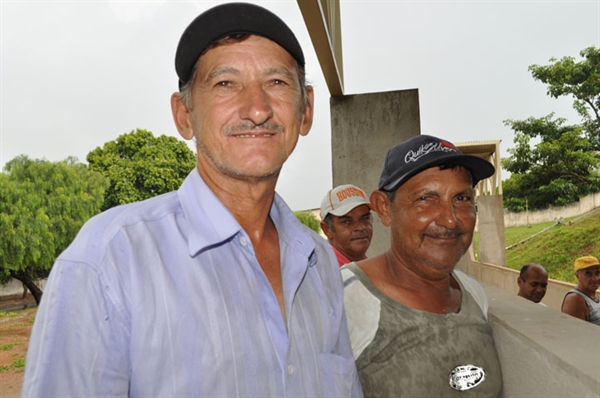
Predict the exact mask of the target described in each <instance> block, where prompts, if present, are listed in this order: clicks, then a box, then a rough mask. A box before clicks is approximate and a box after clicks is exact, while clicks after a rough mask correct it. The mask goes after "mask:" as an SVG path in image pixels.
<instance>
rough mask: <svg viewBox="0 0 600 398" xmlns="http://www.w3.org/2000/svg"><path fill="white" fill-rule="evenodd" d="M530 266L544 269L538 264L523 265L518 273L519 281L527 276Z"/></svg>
mask: <svg viewBox="0 0 600 398" xmlns="http://www.w3.org/2000/svg"><path fill="white" fill-rule="evenodd" d="M532 265H539V266H540V267H542V268H544V267H543V266H542V265H541V264H538V263H529V264H525V265H524V266H522V267H521V272H520V273H519V277H520V278H521V280H523V281H524V280H525V277H526V276H527V272H528V271H529V267H531V266H532Z"/></svg>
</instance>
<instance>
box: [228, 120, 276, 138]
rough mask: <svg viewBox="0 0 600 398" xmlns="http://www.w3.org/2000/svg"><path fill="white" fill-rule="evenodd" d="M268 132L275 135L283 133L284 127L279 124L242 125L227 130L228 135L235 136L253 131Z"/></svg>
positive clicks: (229, 127)
mask: <svg viewBox="0 0 600 398" xmlns="http://www.w3.org/2000/svg"><path fill="white" fill-rule="evenodd" d="M258 129H260V130H267V131H269V132H273V133H283V130H284V129H283V126H282V125H280V124H277V123H272V122H265V123H263V124H254V123H250V122H249V123H240V124H237V125H235V126H227V127H226V128H225V134H226V135H233V134H235V133H238V132H247V131H252V130H258Z"/></svg>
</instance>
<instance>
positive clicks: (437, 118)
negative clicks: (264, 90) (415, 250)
mask: <svg viewBox="0 0 600 398" xmlns="http://www.w3.org/2000/svg"><path fill="white" fill-rule="evenodd" d="M253 2H254V3H258V4H260V5H263V6H265V7H266V8H269V9H270V10H272V11H273V12H275V13H276V14H278V15H279V16H280V17H281V18H282V19H283V20H284V21H286V22H287V23H288V24H289V25H290V27H291V28H292V30H293V31H294V32H295V33H296V35H297V37H298V39H299V41H300V43H301V44H302V47H303V49H304V52H305V55H306V58H307V73H308V79H309V80H310V81H311V83H312V84H313V85H314V86H315V91H316V104H315V105H316V109H315V112H316V115H315V123H314V125H313V129H312V130H311V132H310V134H309V135H308V136H307V137H301V138H300V141H299V143H298V146H297V148H296V151H295V152H294V154H293V155H292V157H291V158H290V160H289V161H288V163H287V164H286V165H285V166H284V169H283V172H282V175H281V177H280V180H279V184H278V189H277V190H278V192H279V193H280V194H281V195H282V196H283V197H284V199H286V201H287V202H288V204H289V205H290V207H292V209H294V210H301V209H307V208H316V207H318V206H319V205H320V201H321V198H322V197H323V195H324V194H325V192H326V191H327V190H328V189H330V188H331V145H330V142H331V137H330V121H329V107H328V104H329V93H328V91H327V87H326V84H325V80H324V79H323V76H322V74H321V72H320V69H319V65H318V62H317V58H316V55H315V53H314V51H313V49H312V44H311V42H310V39H309V36H308V32H307V30H306V27H305V25H304V21H303V20H302V16H301V14H300V10H299V8H298V5H297V3H296V1H295V0H286V1H253ZM218 3H221V2H215V1H191V2H181V1H177V2H176V1H121V2H118V1H115V2H104V1H85V0H82V1H78V2H74V1H60V2H59V1H6V0H2V1H1V2H0V15H1V17H0V18H1V21H0V23H1V32H0V33H1V38H0V39H1V54H0V55H1V65H0V67H1V69H0V74H1V76H0V78H1V87H0V90H1V103H0V165H2V166H3V165H4V164H5V163H6V162H7V161H9V160H10V159H12V158H14V157H15V156H17V155H19V154H26V155H28V156H29V157H30V158H46V159H48V160H62V159H64V158H66V157H67V156H76V157H77V158H79V160H80V161H85V157H86V155H87V153H88V152H90V151H91V150H93V149H94V148H96V147H98V146H102V145H103V144H104V143H105V142H107V141H110V140H114V139H116V138H117V137H118V136H119V135H121V134H124V133H128V132H130V131H132V130H134V129H136V128H143V129H147V130H150V131H152V132H153V133H154V134H155V135H160V134H166V135H173V136H177V137H179V135H178V133H177V130H176V128H175V126H174V124H173V121H172V117H171V111H170V105H169V98H170V95H171V93H172V92H174V91H176V90H177V78H176V74H175V70H174V54H175V49H176V46H177V43H178V40H179V37H180V35H181V33H182V32H183V30H184V29H185V27H186V26H187V25H188V24H189V23H190V22H191V21H192V20H193V19H194V18H195V17H196V16H197V15H198V14H199V13H200V12H202V11H203V10H206V9H208V8H209V7H212V6H213V5H216V4H218ZM341 19H342V41H343V49H344V52H343V54H344V73H345V90H346V94H359V93H368V92H380V91H392V90H404V89H412V88H418V89H419V98H420V110H421V132H422V133H423V134H430V135H437V136H441V137H444V138H447V139H449V140H450V141H453V142H455V143H457V142H466V141H477V140H502V144H501V149H502V155H503V156H506V155H507V153H506V149H507V148H510V147H512V146H513V137H512V131H511V130H510V129H509V128H508V127H506V126H504V125H503V123H502V121H503V120H505V119H517V120H518V119H525V118H527V117H530V116H535V117H541V116H545V115H547V114H549V113H550V112H555V113H556V115H557V116H561V117H565V118H567V119H568V121H569V122H571V123H578V122H579V119H578V117H577V115H576V113H575V112H574V111H573V110H572V107H571V104H572V100H571V99H567V98H564V99H552V98H550V97H548V96H547V95H546V87H545V86H544V85H543V84H542V83H540V82H536V81H534V80H533V79H532V78H531V75H530V73H529V72H528V70H527V67H528V66H529V65H531V64H548V62H549V59H550V58H551V57H555V58H562V57H563V56H567V55H568V56H574V57H579V51H580V50H582V49H584V48H586V47H589V46H596V47H598V46H599V42H600V1H598V0H592V1H576V0H573V1H485V0H479V1H478V0H475V1H426V0H421V1H400V0H395V1H394V0H388V1H374V0H363V1H350V0H341ZM382 156H383V155H382Z"/></svg>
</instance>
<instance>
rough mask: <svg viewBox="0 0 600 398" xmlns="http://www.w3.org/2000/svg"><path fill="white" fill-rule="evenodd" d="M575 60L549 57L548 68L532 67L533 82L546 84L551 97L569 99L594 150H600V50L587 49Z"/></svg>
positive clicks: (530, 68) (572, 58)
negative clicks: (568, 97)
mask: <svg viewBox="0 0 600 398" xmlns="http://www.w3.org/2000/svg"><path fill="white" fill-rule="evenodd" d="M579 55H580V56H581V57H582V59H581V60H580V61H579V62H578V61H577V60H576V59H575V58H574V57H563V58H562V59H560V60H557V59H555V58H551V59H550V62H552V63H551V64H550V65H541V66H540V65H531V66H530V67H529V71H530V72H531V74H532V76H533V78H534V79H536V80H539V81H541V82H542V83H545V84H547V85H548V95H550V96H551V97H554V98H558V97H561V96H571V97H573V98H574V99H575V101H574V103H573V107H574V108H575V110H576V111H577V112H578V113H579V115H580V116H581V117H582V120H583V124H582V127H583V130H584V132H585V134H586V136H587V138H588V140H589V141H590V145H591V146H592V148H594V149H595V150H600V50H599V49H597V48H595V47H588V48H586V49H584V50H582V51H581V52H580V53H579Z"/></svg>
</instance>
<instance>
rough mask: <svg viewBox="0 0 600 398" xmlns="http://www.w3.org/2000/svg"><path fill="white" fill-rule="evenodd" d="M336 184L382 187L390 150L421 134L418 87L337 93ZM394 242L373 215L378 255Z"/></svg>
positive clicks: (333, 143)
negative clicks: (365, 92) (380, 183)
mask: <svg viewBox="0 0 600 398" xmlns="http://www.w3.org/2000/svg"><path fill="white" fill-rule="evenodd" d="M330 103H331V151H332V156H331V160H332V170H333V186H334V187H335V186H337V185H340V184H355V185H357V186H359V187H361V188H362V189H364V190H365V192H367V193H368V194H370V193H371V192H372V191H373V190H375V189H377V182H378V181H379V174H380V172H381V166H382V165H383V159H384V158H385V154H386V153H387V151H388V150H389V149H390V148H391V147H392V146H394V145H395V144H397V143H399V142H401V141H404V140H406V139H408V138H410V137H413V136H415V135H419V134H420V133H421V127H420V121H419V93H418V90H404V91H393V92H384V93H371V94H360V95H348V96H340V97H332V98H331V100H330ZM388 247H389V230H388V228H386V227H384V226H383V225H382V224H381V222H380V221H379V218H378V217H377V216H374V217H373V241H372V243H371V246H370V247H369V251H368V252H367V255H368V256H373V255H375V254H379V253H382V252H384V251H385V250H387V248H388Z"/></svg>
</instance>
